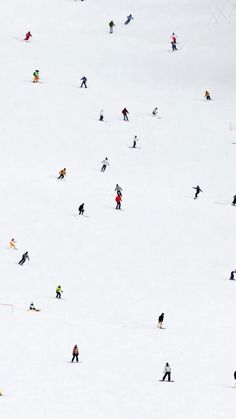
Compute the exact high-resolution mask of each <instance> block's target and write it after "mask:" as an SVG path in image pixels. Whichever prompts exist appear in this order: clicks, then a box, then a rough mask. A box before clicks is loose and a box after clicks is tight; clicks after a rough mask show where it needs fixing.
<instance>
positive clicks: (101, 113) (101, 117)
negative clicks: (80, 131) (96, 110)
mask: <svg viewBox="0 0 236 419" xmlns="http://www.w3.org/2000/svg"><path fill="white" fill-rule="evenodd" d="M103 119H104V115H103V109H101V110H100V115H99V121H103Z"/></svg>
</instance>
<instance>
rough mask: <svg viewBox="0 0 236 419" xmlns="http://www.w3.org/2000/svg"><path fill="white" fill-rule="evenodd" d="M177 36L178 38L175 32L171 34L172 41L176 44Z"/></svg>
mask: <svg viewBox="0 0 236 419" xmlns="http://www.w3.org/2000/svg"><path fill="white" fill-rule="evenodd" d="M176 38H177V36H176V35H175V33H174V32H173V33H172V35H171V41H172V42H174V44H177V41H176Z"/></svg>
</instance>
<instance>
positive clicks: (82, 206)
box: [78, 204, 84, 215]
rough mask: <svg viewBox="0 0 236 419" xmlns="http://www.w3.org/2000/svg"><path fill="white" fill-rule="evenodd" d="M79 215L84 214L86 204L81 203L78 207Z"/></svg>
mask: <svg viewBox="0 0 236 419" xmlns="http://www.w3.org/2000/svg"><path fill="white" fill-rule="evenodd" d="M78 211H79V215H84V204H81V205H80V206H79V208H78Z"/></svg>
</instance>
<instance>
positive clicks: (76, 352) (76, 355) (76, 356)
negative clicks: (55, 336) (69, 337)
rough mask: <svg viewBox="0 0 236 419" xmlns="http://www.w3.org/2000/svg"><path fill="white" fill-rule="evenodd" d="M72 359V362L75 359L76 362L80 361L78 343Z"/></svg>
mask: <svg viewBox="0 0 236 419" xmlns="http://www.w3.org/2000/svg"><path fill="white" fill-rule="evenodd" d="M72 355H73V356H72V360H71V362H74V360H75V359H76V362H79V349H78V347H77V345H75V346H74V348H73V351H72Z"/></svg>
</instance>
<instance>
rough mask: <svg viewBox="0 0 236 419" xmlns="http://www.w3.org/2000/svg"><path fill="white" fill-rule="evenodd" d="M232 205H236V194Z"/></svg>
mask: <svg viewBox="0 0 236 419" xmlns="http://www.w3.org/2000/svg"><path fill="white" fill-rule="evenodd" d="M232 205H236V195H234V197H233V202H232Z"/></svg>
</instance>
